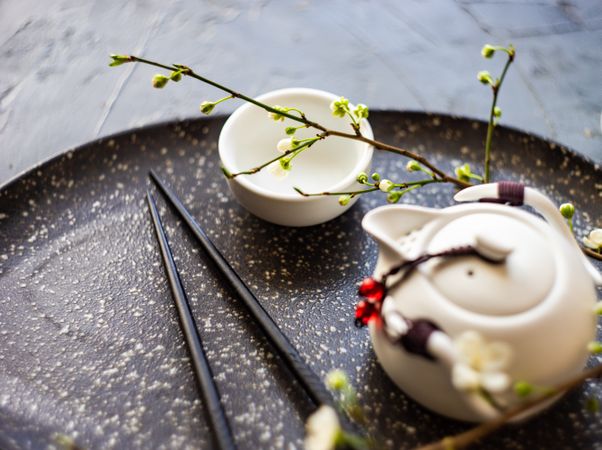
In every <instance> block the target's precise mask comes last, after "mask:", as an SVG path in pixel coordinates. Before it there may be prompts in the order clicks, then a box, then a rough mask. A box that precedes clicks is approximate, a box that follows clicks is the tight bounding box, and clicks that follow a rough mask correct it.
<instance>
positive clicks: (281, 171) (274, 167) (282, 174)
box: [267, 161, 289, 180]
mask: <svg viewBox="0 0 602 450" xmlns="http://www.w3.org/2000/svg"><path fill="white" fill-rule="evenodd" d="M267 169H268V172H270V173H271V174H272V175H273V176H274V177H276V178H278V179H279V180H282V179H284V178H286V177H287V176H288V172H289V171H288V170H286V169H285V168H284V167H282V165H281V164H280V161H274V162H273V163H271V164H270V165H269V166H268V167H267Z"/></svg>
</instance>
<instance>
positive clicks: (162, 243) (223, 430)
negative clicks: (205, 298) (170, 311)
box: [147, 191, 236, 450]
mask: <svg viewBox="0 0 602 450" xmlns="http://www.w3.org/2000/svg"><path fill="white" fill-rule="evenodd" d="M147 200H148V207H149V210H150V213H151V216H152V219H153V224H154V226H155V232H156V233H157V240H158V241H159V247H160V248H161V255H162V257H163V264H164V265H165V271H166V272H167V277H168V279H169V285H170V287H171V292H172V295H173V299H174V302H175V304H176V308H177V310H178V316H179V318H180V326H181V328H182V332H183V333H184V337H185V339H186V343H187V344H188V350H189V352H190V357H191V359H192V368H193V369H194V372H195V375H196V379H197V383H198V385H199V388H200V390H201V394H202V397H203V400H204V403H205V408H206V410H207V414H208V415H209V424H210V426H211V429H212V430H213V433H214V434H215V441H216V443H217V444H218V447H219V448H220V449H222V450H235V449H236V445H235V443H234V438H233V437H232V431H231V430H230V425H229V424H228V419H227V417H226V414H225V412H224V409H223V407H222V404H221V402H220V399H219V393H218V391H217V386H216V385H215V382H214V381H213V374H212V373H211V368H210V367H209V363H208V361H207V356H206V355H205V351H204V350H203V343H202V341H201V337H200V335H199V331H198V328H197V326H196V323H195V321H194V318H193V317H192V312H191V311H190V305H189V304H188V299H187V298H186V293H185V292H184V288H183V287H182V282H181V280H180V276H179V275H178V269H177V268H176V264H175V262H174V259H173V255H172V253H171V249H170V247H169V243H168V242H167V237H166V235H165V229H164V228H163V224H162V223H161V217H160V216H159V211H158V210H157V205H156V203H155V200H154V198H153V196H152V194H151V193H150V191H149V192H147Z"/></svg>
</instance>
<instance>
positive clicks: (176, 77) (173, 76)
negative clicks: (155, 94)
mask: <svg viewBox="0 0 602 450" xmlns="http://www.w3.org/2000/svg"><path fill="white" fill-rule="evenodd" d="M169 79H170V80H171V81H175V82H176V83H177V82H178V81H180V80H181V79H182V72H180V71H179V70H174V71H173V72H172V73H171V75H170V76H169Z"/></svg>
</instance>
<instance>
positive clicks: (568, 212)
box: [558, 203, 575, 220]
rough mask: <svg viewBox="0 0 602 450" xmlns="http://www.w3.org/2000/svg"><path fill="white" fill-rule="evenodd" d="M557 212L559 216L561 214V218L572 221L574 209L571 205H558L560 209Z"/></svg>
mask: <svg viewBox="0 0 602 450" xmlns="http://www.w3.org/2000/svg"><path fill="white" fill-rule="evenodd" d="M558 210H559V211H560V214H562V217H564V218H565V219H567V220H570V219H572V218H573V216H574V215H575V207H574V206H573V204H572V203H563V204H562V205H560V208H558Z"/></svg>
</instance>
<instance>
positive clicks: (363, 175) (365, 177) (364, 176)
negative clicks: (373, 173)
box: [356, 172, 368, 184]
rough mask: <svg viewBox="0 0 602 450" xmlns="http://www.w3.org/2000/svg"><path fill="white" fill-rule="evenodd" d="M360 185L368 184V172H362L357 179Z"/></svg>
mask: <svg viewBox="0 0 602 450" xmlns="http://www.w3.org/2000/svg"><path fill="white" fill-rule="evenodd" d="M356 180H357V182H358V183H361V184H364V183H367V182H368V174H367V173H366V172H360V173H358V174H357V178H356Z"/></svg>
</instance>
